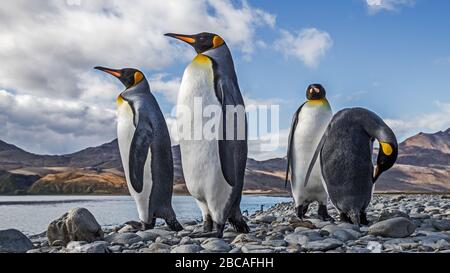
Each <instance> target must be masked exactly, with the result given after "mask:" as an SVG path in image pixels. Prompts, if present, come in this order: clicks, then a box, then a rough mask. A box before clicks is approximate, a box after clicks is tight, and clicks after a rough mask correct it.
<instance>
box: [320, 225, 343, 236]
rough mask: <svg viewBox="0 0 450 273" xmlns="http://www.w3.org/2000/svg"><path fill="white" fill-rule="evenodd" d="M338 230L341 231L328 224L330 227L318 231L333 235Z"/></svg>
mask: <svg viewBox="0 0 450 273" xmlns="http://www.w3.org/2000/svg"><path fill="white" fill-rule="evenodd" d="M339 229H342V228H341V227H339V226H338V225H335V224H330V225H327V226H324V227H323V228H321V229H320V230H321V231H326V232H328V234H333V233H334V232H335V231H336V230H339Z"/></svg>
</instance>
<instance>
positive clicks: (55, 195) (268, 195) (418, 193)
mask: <svg viewBox="0 0 450 273" xmlns="http://www.w3.org/2000/svg"><path fill="white" fill-rule="evenodd" d="M242 195H243V196H267V197H292V195H291V193H283V192H274V193H259V192H254V193H248V192H247V193H246V192H244V193H243V194H242ZM373 195H444V196H448V195H450V191H449V192H427V191H423V192H422V191H412V192H407V191H398V192H391V191H379V192H377V191H376V192H374V193H373ZM25 196H54V197H77V196H83V197H86V196H93V197H109V196H111V197H124V196H131V195H127V194H21V195H14V194H13V195H8V194H5V195H1V194H0V197H25ZM172 196H191V195H190V194H188V193H186V194H173V195H172Z"/></svg>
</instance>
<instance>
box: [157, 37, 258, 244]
mask: <svg viewBox="0 0 450 273" xmlns="http://www.w3.org/2000/svg"><path fill="white" fill-rule="evenodd" d="M166 36H169V37H173V38H176V39H179V40H182V41H184V42H186V43H188V44H190V45H191V46H192V47H194V49H195V51H196V52H197V53H198V55H197V56H196V57H195V58H194V60H193V61H192V63H191V64H189V65H188V67H187V68H186V70H185V72H184V75H183V80H182V82H181V86H180V92H179V95H178V106H177V107H178V110H179V111H178V113H177V123H178V128H179V134H180V149H181V158H182V164H183V172H184V177H185V180H186V185H187V188H188V190H189V192H190V193H191V195H192V196H193V197H194V198H195V199H196V200H197V203H198V205H199V207H200V209H201V211H202V214H203V220H204V231H205V232H206V233H209V235H210V236H211V235H212V236H217V237H222V236H223V230H224V227H225V224H226V221H227V220H229V222H230V224H231V225H232V226H234V228H235V229H236V230H237V231H238V232H243V233H247V232H249V231H250V229H249V227H248V226H247V224H246V222H245V220H244V218H243V216H242V214H241V210H240V202H241V196H242V188H243V184H244V174H245V167H246V164H247V120H246V116H245V105H244V100H243V98H242V94H241V92H240V89H239V85H238V81H237V76H236V72H235V70H234V63H233V58H232V56H231V52H230V50H229V49H228V46H227V45H226V43H225V41H224V40H223V39H222V38H221V37H220V36H219V35H216V34H212V33H200V34H196V35H183V34H173V33H168V34H166ZM199 100H200V102H201V104H200V106H201V107H202V108H203V109H206V108H208V107H211V106H213V107H216V108H218V109H219V113H218V114H217V117H215V118H216V119H217V120H218V121H219V123H220V126H219V127H220V128H219V130H217V131H218V135H217V137H214V138H207V137H204V136H200V137H195V136H198V135H199V134H200V135H202V132H203V127H202V124H206V123H208V122H210V121H211V118H209V117H205V116H204V115H202V116H203V117H201V118H200V119H201V121H202V122H200V123H198V122H195V120H194V119H195V118H186V117H185V113H181V112H180V109H182V108H185V109H186V108H187V109H189V110H190V113H194V112H195V108H197V107H196V105H197V104H196V101H199ZM230 107H231V108H230ZM229 109H234V110H236V112H234V113H233V111H229ZM191 117H192V116H191ZM181 129H183V130H181ZM186 130H187V131H189V132H187V134H186ZM181 131H183V132H182V133H181ZM192 135H194V137H192ZM214 227H215V229H216V232H212V231H213V228H214Z"/></svg>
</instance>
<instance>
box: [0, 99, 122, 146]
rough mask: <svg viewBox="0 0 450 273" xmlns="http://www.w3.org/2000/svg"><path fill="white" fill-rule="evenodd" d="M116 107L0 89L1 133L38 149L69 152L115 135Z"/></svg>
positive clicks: (11, 139)
mask: <svg viewBox="0 0 450 273" xmlns="http://www.w3.org/2000/svg"><path fill="white" fill-rule="evenodd" d="M115 120H116V114H115V111H114V110H111V109H108V108H104V107H98V106H95V105H92V104H91V103H89V102H83V101H80V100H77V101H73V100H63V99H48V98H42V97H39V96H32V95H20V94H19V95H18V94H14V93H12V92H8V91H5V90H0V127H1V128H2V130H1V131H0V137H1V139H2V140H5V141H7V142H12V143H20V144H21V145H20V146H21V147H22V148H25V149H26V150H30V151H33V152H36V153H67V152H71V151H73V149H75V150H78V149H81V148H85V147H86V146H95V145H99V144H103V143H104V142H105V138H106V139H109V140H111V139H113V138H114V136H115Z"/></svg>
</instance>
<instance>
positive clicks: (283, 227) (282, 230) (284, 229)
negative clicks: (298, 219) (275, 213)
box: [272, 225, 294, 233]
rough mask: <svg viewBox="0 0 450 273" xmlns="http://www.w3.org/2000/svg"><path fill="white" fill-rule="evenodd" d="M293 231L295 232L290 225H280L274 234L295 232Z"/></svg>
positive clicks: (273, 230) (275, 228) (274, 229)
mask: <svg viewBox="0 0 450 273" xmlns="http://www.w3.org/2000/svg"><path fill="white" fill-rule="evenodd" d="M293 231H294V229H293V228H292V227H291V226H288V225H280V226H276V227H274V228H273V229H272V232H279V233H286V232H293Z"/></svg>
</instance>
